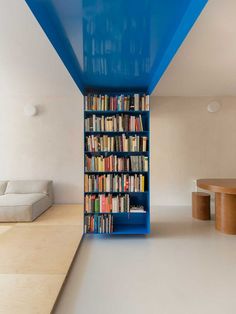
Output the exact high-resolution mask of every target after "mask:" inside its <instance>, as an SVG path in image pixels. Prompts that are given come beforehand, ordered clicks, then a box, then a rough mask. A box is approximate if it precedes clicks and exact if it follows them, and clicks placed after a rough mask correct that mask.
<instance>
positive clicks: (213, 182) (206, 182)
mask: <svg viewBox="0 0 236 314" xmlns="http://www.w3.org/2000/svg"><path fill="white" fill-rule="evenodd" d="M197 186H198V187H199V188H201V189H203V190H208V191H211V192H215V193H226V194H236V179H199V180H197Z"/></svg>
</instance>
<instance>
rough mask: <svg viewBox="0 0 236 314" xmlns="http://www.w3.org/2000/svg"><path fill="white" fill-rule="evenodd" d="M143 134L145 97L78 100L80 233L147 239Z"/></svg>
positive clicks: (146, 116) (146, 138)
mask: <svg viewBox="0 0 236 314" xmlns="http://www.w3.org/2000/svg"><path fill="white" fill-rule="evenodd" d="M149 129H150V113H149V96H148V95H144V94H137V93H135V94H127V93H120V94H118V93H117V94H108V93H107V94H96V95H95V94H88V95H86V96H85V97H84V233H92V234H148V233H150V154H149V151H150V150H149V149H150V132H149Z"/></svg>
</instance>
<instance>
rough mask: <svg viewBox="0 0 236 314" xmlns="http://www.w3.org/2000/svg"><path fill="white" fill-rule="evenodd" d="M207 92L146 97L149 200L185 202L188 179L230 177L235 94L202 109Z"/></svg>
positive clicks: (234, 171)
mask: <svg viewBox="0 0 236 314" xmlns="http://www.w3.org/2000/svg"><path fill="white" fill-rule="evenodd" d="M211 100H212V98H206V97H196V98H183V97H152V98H151V201H152V204H153V205H189V204H190V203H191V191H192V188H193V185H192V181H193V180H194V179H197V178H204V177H234V178H235V177H236V97H232V98H221V99H219V100H220V102H221V103H222V109H221V110H220V111H219V112H217V113H213V114H210V113H208V112H207V110H206V106H207V104H208V103H209V102H210V101H211Z"/></svg>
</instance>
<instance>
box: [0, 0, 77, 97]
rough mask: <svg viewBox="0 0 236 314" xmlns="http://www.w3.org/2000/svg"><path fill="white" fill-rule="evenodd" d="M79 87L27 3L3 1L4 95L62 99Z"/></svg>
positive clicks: (0, 62) (0, 85)
mask: <svg viewBox="0 0 236 314" xmlns="http://www.w3.org/2000/svg"><path fill="white" fill-rule="evenodd" d="M78 91H79V90H78V88H77V86H76V85H75V83H74V81H73V80H72V78H71V77H70V75H69V73H68V72H67V70H66V68H65V66H64V65H63V63H62V62H61V60H60V58H59V57H58V55H57V53H56V52H55V50H54V48H53V47H52V45H51V44H50V42H49V41H48V39H47V37H46V35H45V34H44V32H43V31H42V29H41V27H40V26H39V24H38V22H37V21H36V19H35V18H34V17H33V15H32V13H31V11H30V10H29V8H28V6H27V5H26V3H25V1H24V0H0V96H4V95H9V96H14V95H27V96H30V95H31V96H32V97H40V96H42V97H44V96H46V97H48V96H49V97H51V96H52V97H55V96H56V97H60V96H67V95H70V96H72V95H75V94H78Z"/></svg>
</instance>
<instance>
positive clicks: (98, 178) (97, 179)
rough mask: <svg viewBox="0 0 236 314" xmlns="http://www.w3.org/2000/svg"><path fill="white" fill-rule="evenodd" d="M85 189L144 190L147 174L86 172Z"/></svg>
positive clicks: (87, 190) (104, 190)
mask: <svg viewBox="0 0 236 314" xmlns="http://www.w3.org/2000/svg"><path fill="white" fill-rule="evenodd" d="M84 190H85V192H144V191H145V176H144V175H143V174H135V175H129V174H121V175H117V174H107V175H88V174H86V175H85V177H84Z"/></svg>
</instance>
